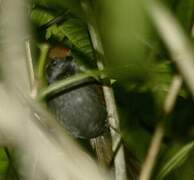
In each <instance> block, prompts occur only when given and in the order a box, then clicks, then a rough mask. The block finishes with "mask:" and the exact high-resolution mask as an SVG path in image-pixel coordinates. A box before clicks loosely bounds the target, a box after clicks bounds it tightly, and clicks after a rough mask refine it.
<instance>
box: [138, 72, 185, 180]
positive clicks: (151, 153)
mask: <svg viewBox="0 0 194 180" xmlns="http://www.w3.org/2000/svg"><path fill="white" fill-rule="evenodd" d="M181 85H182V78H181V77H180V76H179V75H175V76H174V78H173V80H172V83H171V85H170V88H169V92H168V94H167V96H166V98H165V101H164V106H163V110H164V114H165V116H167V115H169V114H170V113H171V112H172V110H173V108H174V105H175V102H176V99H177V96H178V93H179V91H180V88H181ZM164 132H165V127H164V124H163V122H160V123H159V124H158V125H157V127H156V130H155V132H154V135H153V137H152V141H151V145H150V147H149V150H148V154H147V156H146V159H145V162H144V164H143V166H142V171H141V173H140V178H139V180H149V179H150V177H151V174H152V170H153V168H154V165H155V163H156V159H157V155H158V153H159V150H160V145H161V142H162V138H163V136H164Z"/></svg>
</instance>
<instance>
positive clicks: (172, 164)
mask: <svg viewBox="0 0 194 180" xmlns="http://www.w3.org/2000/svg"><path fill="white" fill-rule="evenodd" d="M83 2H85V3H89V5H90V8H91V10H90V11H89V10H88V12H89V16H90V19H88V18H86V17H85V15H84V11H83V7H82V5H83ZM162 2H163V3H164V4H165V5H166V6H167V7H168V8H169V10H170V11H171V13H172V14H173V15H174V16H175V17H176V19H177V20H178V21H179V23H180V24H181V26H182V28H183V29H184V31H185V34H186V35H187V36H188V37H189V38H190V39H191V35H190V34H191V28H192V26H193V19H194V18H193V17H194V2H193V0H186V1H181V0H179V1H175V0H171V1H166V0H163V1H162ZM32 3H33V8H32V9H31V15H30V17H31V22H32V24H33V27H34V29H35V33H36V35H37V36H36V42H37V44H38V43H42V42H47V43H48V44H50V45H51V46H52V45H54V44H63V46H65V47H68V48H70V49H71V50H72V52H73V55H74V56H75V57H76V58H77V59H79V61H81V62H82V63H84V64H86V65H90V64H92V65H94V64H97V62H96V57H100V58H101V60H102V61H103V63H104V64H105V72H106V76H107V78H108V79H115V80H116V82H115V83H114V84H113V88H114V91H115V96H116V101H117V105H118V109H119V113H120V116H121V133H122V136H123V139H124V142H126V144H127V148H129V149H130V150H131V151H133V154H135V156H136V157H137V159H138V160H139V161H140V162H141V163H142V162H143V161H144V159H145V156H146V152H147V148H148V145H149V142H150V140H151V137H152V135H153V131H154V129H155V126H156V124H157V123H158V122H159V121H160V120H161V117H163V104H164V99H165V96H166V94H167V91H168V90H169V86H170V83H171V82H172V79H173V76H174V74H176V73H177V68H176V65H175V64H174V63H172V61H171V56H170V54H169V51H168V49H167V48H166V46H165V45H164V43H163V42H162V41H161V37H160V36H159V35H158V33H157V32H156V30H155V29H154V27H153V24H152V22H151V20H150V18H149V16H148V14H147V13H146V10H145V6H146V3H142V1H140V0H139V1H132V0H131V1H126V0H121V1H119V3H118V1H116V0H112V1H103V0H101V1H100V0H99V1H95V0H91V1H89V0H86V1H81V2H80V1H79V0H55V1H54V0H33V1H32ZM57 17H62V19H61V20H60V21H59V22H56V23H54V24H52V25H50V26H47V24H49V22H50V21H52V20H53V19H55V18H57ZM91 27H93V28H95V30H96V31H97V32H98V34H97V35H99V36H100V40H101V43H102V47H103V50H104V51H99V52H96V50H95V47H94V46H95V44H94V43H92V41H91V31H89V30H90V29H89V28H91ZM40 36H41V38H40ZM95 67H96V66H95ZM92 68H93V66H92ZM96 74H97V75H99V73H96V71H93V73H92V75H93V76H96ZM82 76H83V77H85V76H86V77H87V74H85V75H82ZM80 77H81V76H80ZM74 78H75V79H76V77H74ZM81 78H82V77H81ZM78 79H79V78H78ZM73 80H74V79H70V80H68V81H66V82H62V81H61V84H62V85H69V84H68V83H71V81H73ZM54 88H58V87H56V86H55V87H54ZM47 90H48V89H47ZM193 110H194V104H193V101H192V100H191V95H190V92H189V91H188V88H187V86H186V85H183V87H182V88H181V90H180V92H179V95H178V98H177V102H176V105H175V108H174V110H173V112H172V113H171V114H170V115H169V116H168V117H166V118H165V125H166V126H165V128H166V133H165V137H164V141H163V142H162V147H161V152H160V155H159V157H160V158H159V159H160V160H161V161H162V162H163V161H164V160H165V156H167V155H168V153H169V151H170V150H171V148H172V147H168V144H171V145H172V146H173V147H174V145H175V144H176V143H178V144H179V145H180V147H181V149H180V150H179V151H178V152H177V151H176V152H174V151H173V153H171V154H170V157H169V158H168V160H167V162H166V163H164V164H163V165H161V164H160V163H159V162H158V163H157V165H156V167H155V168H154V170H155V172H154V178H158V179H166V180H168V179H171V178H172V177H171V176H170V175H172V174H173V173H174V174H173V175H172V176H173V178H175V179H177V180H183V179H181V177H183V176H179V173H178V172H177V171H176V169H177V168H178V167H181V166H182V165H183V163H186V161H187V160H188V159H189V157H190V159H191V160H193V161H194V157H193V155H192V153H191V151H192V150H193V142H190V141H191V139H193V137H194V123H193V114H192V113H193ZM142 137H144V138H142ZM185 142H188V144H187V145H185ZM176 149H177V148H176ZM193 161H192V162H193ZM8 164H9V161H8V160H7V158H6V155H5V152H4V149H1V151H0V177H1V176H2V174H5V172H6V171H7V169H8ZM188 167H191V164H190V165H188ZM186 172H187V171H186V170H184V171H183V173H186ZM167 175H168V176H167ZM189 177H190V176H189Z"/></svg>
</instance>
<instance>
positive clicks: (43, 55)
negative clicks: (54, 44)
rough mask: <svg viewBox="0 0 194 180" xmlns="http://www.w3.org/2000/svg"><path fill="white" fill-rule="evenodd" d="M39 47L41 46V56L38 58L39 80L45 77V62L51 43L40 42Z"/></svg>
mask: <svg viewBox="0 0 194 180" xmlns="http://www.w3.org/2000/svg"><path fill="white" fill-rule="evenodd" d="M39 48H40V57H39V60H38V67H37V76H38V80H42V79H43V77H44V66H45V62H46V59H47V54H48V50H49V45H48V44H40V45H39Z"/></svg>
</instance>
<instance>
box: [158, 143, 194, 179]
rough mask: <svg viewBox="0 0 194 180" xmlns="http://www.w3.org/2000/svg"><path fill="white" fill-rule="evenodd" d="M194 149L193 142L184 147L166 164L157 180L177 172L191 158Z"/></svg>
mask: <svg viewBox="0 0 194 180" xmlns="http://www.w3.org/2000/svg"><path fill="white" fill-rule="evenodd" d="M193 149H194V142H191V143H189V144H187V145H185V146H184V147H182V148H181V149H180V150H179V151H178V152H177V153H176V154H175V155H174V156H173V157H172V158H170V159H169V160H168V161H167V162H166V164H164V166H163V167H162V168H161V170H160V171H159V173H158V177H157V179H158V180H160V179H163V178H164V177H165V176H167V175H168V174H169V173H170V172H171V171H173V170H175V169H176V168H178V167H179V166H181V165H182V164H183V163H184V162H185V161H186V160H187V159H188V157H189V155H190V153H191V152H192V151H193Z"/></svg>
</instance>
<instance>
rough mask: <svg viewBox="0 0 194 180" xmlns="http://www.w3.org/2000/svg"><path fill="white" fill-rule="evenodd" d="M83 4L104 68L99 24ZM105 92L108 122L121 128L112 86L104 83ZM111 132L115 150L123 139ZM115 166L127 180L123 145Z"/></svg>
mask: <svg viewBox="0 0 194 180" xmlns="http://www.w3.org/2000/svg"><path fill="white" fill-rule="evenodd" d="M81 5H82V8H83V10H84V12H85V14H86V17H87V18H88V27H89V33H90V36H91V41H92V44H93V47H94V50H95V51H96V56H97V65H98V68H99V69H100V70H103V69H104V65H103V61H102V57H103V56H104V51H103V47H102V44H101V39H100V37H99V34H98V31H97V25H96V21H95V18H94V15H93V13H92V10H91V7H90V4H89V2H88V1H87V0H82V2H81ZM99 54H100V55H102V57H100V56H98V55H99ZM103 92H104V97H105V102H106V107H107V112H108V122H109V123H110V124H111V126H113V127H114V128H116V129H117V130H119V128H120V127H119V126H120V125H119V116H118V112H117V107H116V103H115V98H114V93H113V89H112V87H110V86H105V85H104V86H103ZM110 132H111V138H112V150H113V151H114V149H116V147H115V146H117V145H118V141H120V139H121V135H120V134H118V133H117V132H115V131H114V130H113V129H111V130H110ZM114 167H115V180H127V172H126V164H125V157H124V148H123V145H121V146H120V147H119V149H118V151H117V154H116V155H115V158H114Z"/></svg>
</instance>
